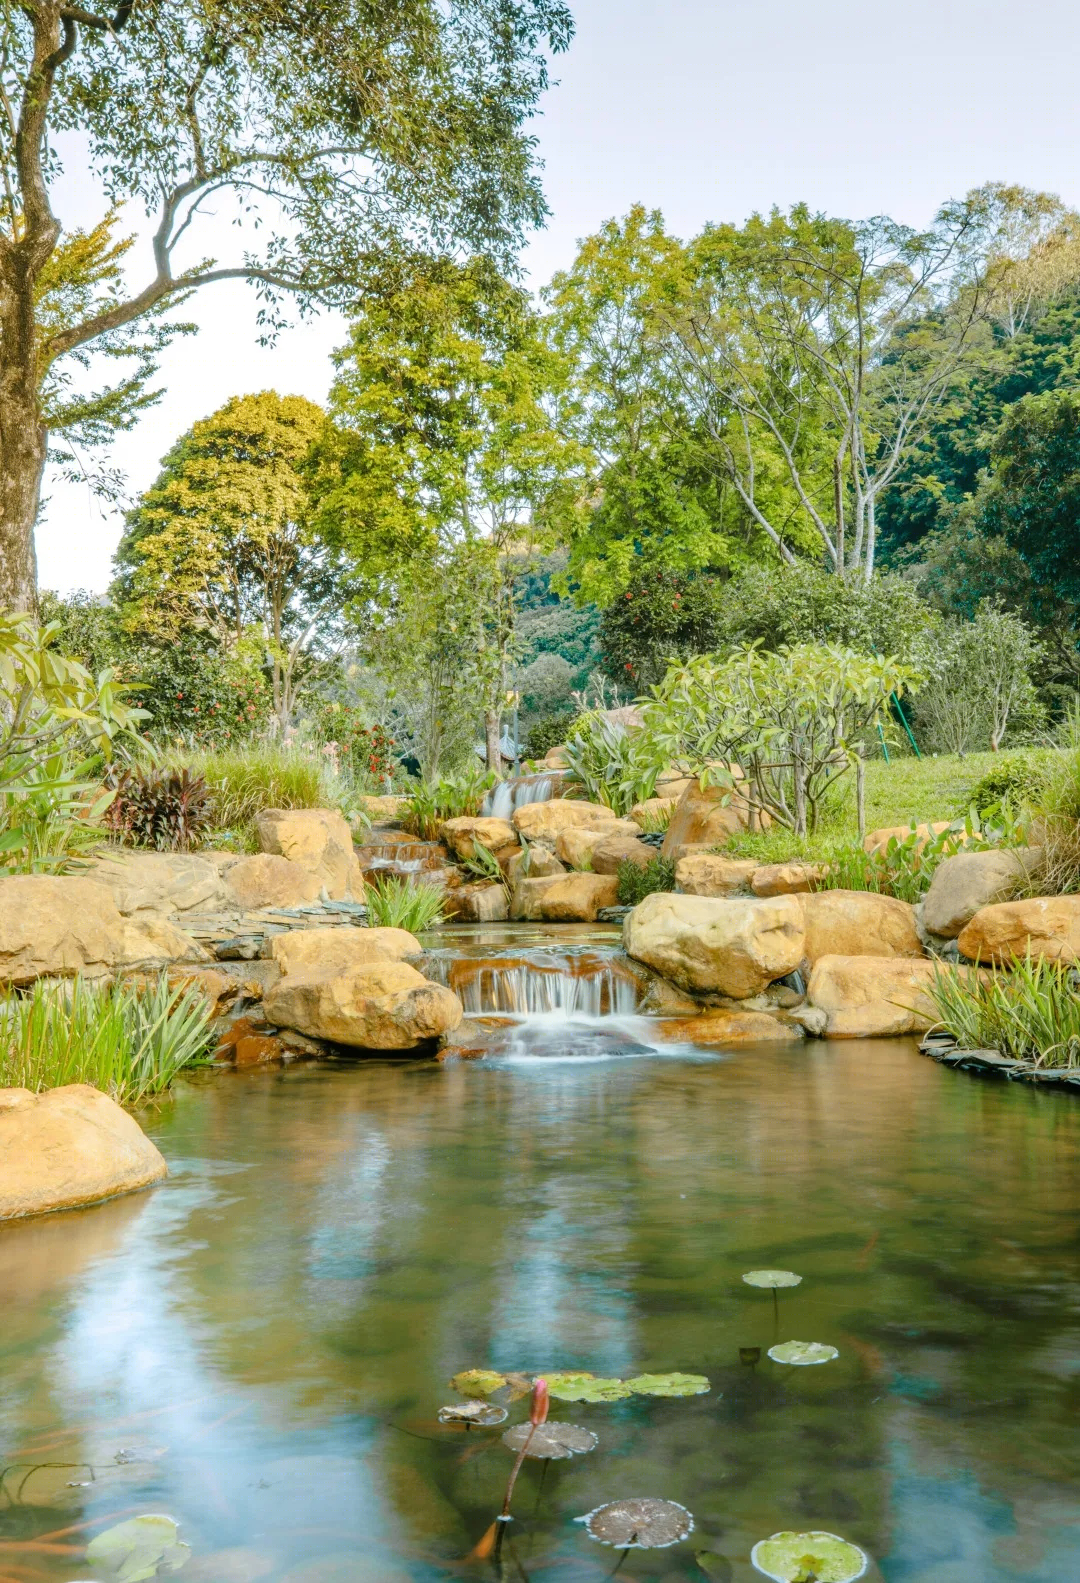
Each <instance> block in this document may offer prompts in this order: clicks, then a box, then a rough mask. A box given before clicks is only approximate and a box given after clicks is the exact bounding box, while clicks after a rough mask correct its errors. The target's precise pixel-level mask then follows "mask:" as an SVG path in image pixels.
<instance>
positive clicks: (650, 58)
mask: <svg viewBox="0 0 1080 1583" xmlns="http://www.w3.org/2000/svg"><path fill="white" fill-rule="evenodd" d="M571 3H572V4H573V8H574V12H575V15H576V18H577V29H578V31H577V38H576V39H575V41H574V43H573V45H572V46H571V49H570V51H569V53H568V54H566V55H564V56H562V57H560V58H559V60H558V61H557V62H556V64H555V68H554V75H555V77H556V78H557V79H558V80H557V83H556V85H555V86H554V87H553V88H552V89H551V91H550V93H549V94H548V95H547V97H546V100H545V103H544V106H543V115H542V116H541V117H540V118H539V119H538V120H537V121H536V123H535V130H536V132H537V134H538V136H539V141H540V152H541V155H542V157H543V159H544V161H545V162H546V167H547V168H546V172H545V184H546V190H547V195H548V202H549V204H550V207H551V211H552V214H551V220H550V223H549V225H548V227H547V229H546V231H544V232H543V233H542V234H541V235H539V236H538V237H536V238H535V239H534V240H533V241H532V243H531V244H530V246H529V248H528V250H527V253H526V264H527V266H528V269H529V273H530V278H531V280H532V282H533V284H534V285H540V284H542V283H543V282H544V281H545V280H546V279H547V278H548V277H549V276H550V275H551V274H552V273H553V271H554V270H556V269H559V268H562V267H564V266H565V265H566V264H568V263H569V262H570V260H571V259H572V257H573V253H574V246H575V242H576V241H577V239H578V238H580V237H582V236H585V235H587V234H588V233H589V232H591V231H593V230H595V229H596V228H597V226H598V225H599V224H600V223H601V222H602V221H603V220H605V219H607V218H609V217H610V216H612V215H619V214H623V213H625V212H626V210H627V209H628V208H629V207H630V205H631V204H633V203H635V202H637V201H639V200H640V201H641V202H643V203H645V204H647V205H649V206H650V207H658V208H660V209H662V210H663V212H664V214H665V217H666V219H667V221H668V224H669V227H670V228H671V229H672V230H674V231H675V232H676V233H677V234H678V235H681V236H687V235H691V234H692V233H693V232H694V231H696V230H698V229H700V227H701V226H702V225H703V224H704V223H705V221H707V220H742V219H743V218H745V216H746V215H748V214H749V213H751V212H752V211H753V210H755V209H768V208H770V207H771V206H772V205H773V204H778V205H779V206H780V207H781V208H787V207H789V206H790V205H791V204H792V203H795V202H798V201H800V200H804V201H806V202H807V203H809V204H810V205H811V207H813V208H815V209H823V210H828V211H830V212H832V213H834V214H838V215H843V216H846V217H849V218H857V217H861V216H865V215H870V214H881V213H888V214H892V215H894V216H895V217H896V218H897V219H900V220H904V221H907V222H911V223H923V222H925V221H927V220H928V219H929V218H930V216H931V215H932V213H933V211H934V209H935V207H936V206H937V205H938V204H939V203H940V202H941V201H942V200H943V199H944V198H947V197H958V196H961V195H962V194H963V193H964V192H966V191H967V190H968V189H969V188H971V187H974V186H977V185H980V184H981V183H982V182H985V181H991V180H1000V181H1010V182H1019V183H1022V184H1024V185H1025V186H1031V187H1039V188H1043V189H1045V190H1048V191H1051V192H1057V193H1060V194H1061V196H1062V197H1063V198H1064V199H1065V200H1066V201H1067V202H1069V203H1071V204H1075V205H1077V206H1080V160H1078V155H1080V147H1078V141H1080V140H1078V136H1077V132H1078V128H1080V108H1078V96H1077V92H1076V75H1077V66H1078V58H1077V57H1078V49H1077V46H1078V34H1080V20H1078V16H1080V13H1078V11H1077V8H1076V7H1075V5H1073V4H1067V3H1066V0H1027V4H1026V5H1025V6H1024V7H1022V8H1021V7H1018V6H1017V5H1016V4H1015V0H1010V3H1008V4H1006V3H1005V0H980V3H979V4H973V3H971V0H908V3H907V5H906V6H905V7H903V8H900V7H896V6H891V5H890V6H886V5H884V4H882V3H881V0H870V3H869V4H867V3H866V0H817V3H816V4H807V3H806V0H576V3H575V0H571ZM54 206H55V208H56V211H57V214H58V215H59V218H60V219H61V221H62V223H64V224H65V225H67V226H77V225H85V224H88V223H92V222H93V221H94V220H96V219H97V218H99V217H100V212H101V207H100V198H99V195H98V194H97V193H96V192H95V189H94V185H93V182H92V181H91V180H89V179H88V177H87V174H86V172H85V169H83V168H80V162H79V161H78V159H73V158H70V157H69V169H68V172H67V174H66V176H65V177H64V178H63V180H62V182H61V183H60V184H59V186H58V187H57V189H56V191H55V203H54ZM136 219H137V217H132V224H134V223H135V220H136ZM215 245H216V244H215ZM206 251H211V248H210V247H207V249H206ZM133 278H135V277H134V276H133ZM185 316H186V317H188V318H191V319H195V320H197V321H198V323H199V324H200V326H201V329H200V333H199V335H198V336H195V337H192V338H189V339H187V340H182V341H180V342H179V343H177V344H176V345H174V346H173V347H172V348H171V349H170V350H169V351H168V352H166V354H165V356H164V358H163V361H162V368H161V374H160V378H159V383H160V384H161V385H162V386H163V387H164V389H165V392H166V393H165V396H164V397H163V399H162V401H161V403H160V404H159V406H158V407H156V408H155V409H154V410H153V411H152V412H151V413H149V414H148V415H147V416H146V417H145V418H144V419H143V420H142V422H141V423H140V425H139V427H138V428H137V429H136V430H135V431H134V432H133V433H132V434H130V435H126V436H124V437H123V438H122V440H121V441H120V443H118V444H117V446H116V448H115V453H114V460H115V462H116V463H117V464H118V465H119V466H120V467H122V468H123V470H124V472H125V473H126V475H127V479H128V487H129V490H130V491H131V492H132V493H137V492H138V491H139V490H140V489H144V488H145V487H146V486H147V485H148V484H149V483H151V482H152V480H153V478H154V476H155V474H156V472H157V468H158V463H159V461H160V458H161V457H162V455H163V454H164V453H165V452H166V451H167V450H168V448H169V446H170V445H171V444H172V442H173V441H174V440H175V439H176V437H177V436H178V435H179V434H180V433H182V432H183V430H184V429H186V428H187V427H188V426H189V425H190V424H191V423H192V422H193V421H194V420H195V419H196V418H199V417H203V416H205V415H206V414H207V413H210V412H212V411H214V409H215V408H216V407H218V406H220V405H221V404H222V402H224V401H225V400H227V398H228V397H229V396H231V395H235V394H239V393H244V392H247V391H255V390H265V389H268V388H274V389H277V390H278V391H280V392H282V393H283V394H285V393H291V392H295V393H299V394H302V395H306V396H309V397H311V398H312V399H313V400H316V401H320V400H323V399H324V398H325V396H326V393H327V389H328V386H329V382H330V363H329V353H330V351H331V350H332V349H333V347H334V346H335V345H337V344H339V343H340V341H341V340H342V338H343V326H342V323H341V321H340V320H338V319H336V318H334V317H333V316H324V317H323V318H321V319H319V320H316V321H314V323H311V322H309V323H307V324H304V325H301V326H298V327H297V328H295V329H292V330H290V331H287V332H286V333H285V334H283V335H282V336H281V337H280V339H279V341H278V343H277V345H276V346H275V347H274V348H273V349H264V348H261V347H259V346H258V345H257V342H256V335H257V331H256V325H255V302H254V294H253V292H252V291H251V290H250V288H248V287H245V286H242V285H239V284H229V285H224V286H215V287H210V288H208V290H207V291H205V292H203V293H201V294H200V295H198V296H197V297H196V298H195V299H194V300H193V301H192V302H191V303H190V304H189V305H188V307H187V308H186V309H185ZM47 494H48V495H49V500H48V504H47V506H46V508H45V512H44V521H43V523H42V525H41V526H40V528H39V530H38V556H39V563H40V579H41V583H42V586H44V587H49V588H57V589H60V590H61V591H66V590H68V589H72V588H90V589H94V590H101V589H103V588H104V587H105V586H106V584H107V583H108V580H109V575H110V570H109V568H110V557H111V555H112V552H113V549H114V548H115V545H116V541H117V538H118V537H119V532H120V522H119V518H118V516H117V515H116V514H115V513H114V514H111V515H110V514H108V513H106V512H103V510H102V509H101V507H100V506H98V505H97V504H95V503H94V502H93V501H92V500H91V498H90V496H89V492H88V490H87V489H86V488H85V487H84V486H80V485H71V484H67V483H65V482H63V481H62V480H56V479H53V480H51V481H50V482H49V484H48V485H47Z"/></svg>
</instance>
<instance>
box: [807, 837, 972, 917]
mask: <svg viewBox="0 0 1080 1583" xmlns="http://www.w3.org/2000/svg"><path fill="white" fill-rule="evenodd" d="M985 845H986V843H983V842H978V841H975V840H972V839H968V838H965V834H964V832H963V831H952V830H945V831H942V832H941V833H940V834H939V835H936V836H933V837H932V838H931V839H929V840H926V839H924V838H923V837H921V836H920V835H919V833H918V830H917V828H916V826H915V825H914V824H913V825H912V826H911V830H910V833H909V834H908V835H906V836H904V837H903V839H902V840H898V839H897V837H896V836H891V837H890V838H889V842H888V845H887V846H886V847H885V848H884V849H883V850H881V851H877V852H872V853H870V852H866V851H864V850H863V847H862V845H861V844H859V843H855V842H853V843H851V844H850V845H849V846H845V847H841V848H839V849H838V850H837V851H835V852H834V853H833V854H832V855H831V856H830V858H829V861H828V864H827V866H826V868H825V871H824V873H823V874H822V876H821V878H820V879H819V880H818V882H817V886H816V889H818V890H868V891H874V892H876V893H877V894H878V895H880V896H895V897H896V899H897V901H909V902H917V901H919V900H921V898H922V897H923V896H924V895H925V894H926V892H927V890H928V889H929V887H930V881H931V880H932V879H933V877H934V872H935V870H936V869H937V868H938V866H939V864H941V863H943V862H944V860H945V859H946V858H947V857H952V856H954V854H955V853H957V852H961V851H967V850H971V849H972V848H973V847H978V846H983V847H985Z"/></svg>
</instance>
